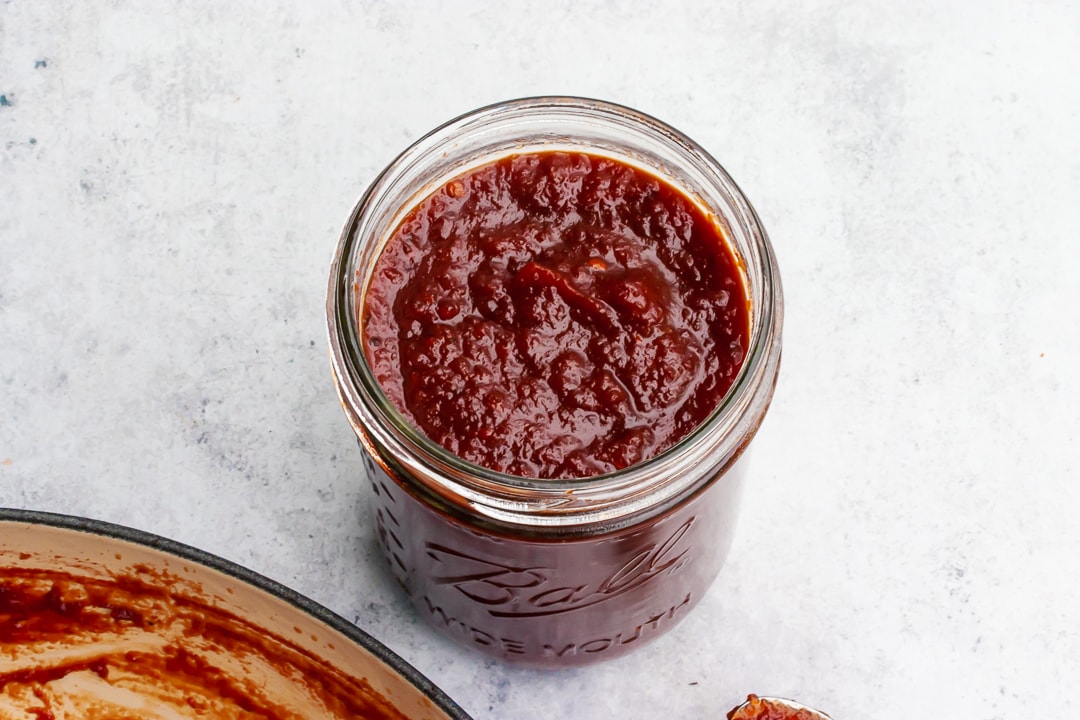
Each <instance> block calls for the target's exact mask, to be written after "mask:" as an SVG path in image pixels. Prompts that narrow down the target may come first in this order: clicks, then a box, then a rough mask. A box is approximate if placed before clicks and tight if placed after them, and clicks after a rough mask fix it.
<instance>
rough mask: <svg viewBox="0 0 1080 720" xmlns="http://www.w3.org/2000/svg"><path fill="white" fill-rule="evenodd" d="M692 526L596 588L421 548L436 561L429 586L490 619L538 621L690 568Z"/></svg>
mask: <svg viewBox="0 0 1080 720" xmlns="http://www.w3.org/2000/svg"><path fill="white" fill-rule="evenodd" d="M693 522H694V518H690V519H689V520H687V521H686V522H685V523H683V524H682V525H681V526H679V528H678V529H677V530H676V531H675V533H674V534H673V535H672V536H671V537H669V538H668V539H667V540H666V541H664V542H663V543H660V544H652V545H649V546H647V547H646V548H645V549H643V550H641V551H640V552H639V553H637V554H636V555H634V556H632V557H631V558H630V559H629V560H627V561H626V562H625V563H624V564H623V565H622V566H619V567H617V568H616V570H615V572H614V573H613V574H612V575H611V576H609V577H606V578H604V579H602V580H600V581H599V582H598V583H597V584H590V583H585V584H580V585H572V586H562V587H559V586H558V582H559V574H558V570H557V569H556V568H546V567H518V566H515V565H512V564H506V563H502V562H498V561H494V560H483V559H480V558H476V557H472V556H469V555H466V554H465V553H462V552H459V551H457V550H453V549H451V548H448V547H445V546H443V545H440V544H438V543H431V542H429V543H426V545H425V547H426V548H427V554H428V557H430V558H431V559H432V560H434V561H435V568H436V569H435V572H436V574H435V575H434V576H433V577H432V581H433V582H435V583H436V584H439V585H451V586H453V587H454V588H455V589H456V590H457V591H458V592H460V593H461V594H462V595H464V596H465V597H467V598H469V599H470V600H472V601H473V602H476V603H479V604H481V605H485V606H487V612H488V614H490V615H491V616H493V617H509V618H513V617H540V616H544V615H558V614H559V613H564V612H570V611H572V610H580V609H582V608H587V607H590V606H592V605H597V604H599V603H602V602H604V601H605V600H610V599H612V598H615V597H618V596H619V595H622V594H623V593H626V592H630V591H632V590H634V589H636V588H638V587H640V586H641V585H643V584H645V583H647V582H649V581H650V580H652V579H654V578H656V577H659V576H660V575H664V574H671V573H676V572H678V571H679V570H680V569H682V567H683V565H684V564H685V563H686V562H688V558H687V553H688V549H687V548H685V547H682V546H681V545H680V541H681V540H682V539H683V538H684V537H685V536H686V533H687V531H688V530H689V529H690V526H691V525H692V524H693ZM552 586H555V587H552Z"/></svg>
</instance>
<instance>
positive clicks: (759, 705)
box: [728, 695, 822, 720]
mask: <svg viewBox="0 0 1080 720" xmlns="http://www.w3.org/2000/svg"><path fill="white" fill-rule="evenodd" d="M728 720H822V716H821V715H820V714H819V713H816V712H813V711H812V710H807V709H805V708H799V709H796V708H792V707H790V706H789V705H787V704H785V703H780V702H776V701H774V700H770V699H767V698H760V697H758V696H757V695H748V696H747V698H746V702H745V703H743V704H741V705H740V706H739V707H737V708H735V709H734V710H732V711H731V712H729V713H728Z"/></svg>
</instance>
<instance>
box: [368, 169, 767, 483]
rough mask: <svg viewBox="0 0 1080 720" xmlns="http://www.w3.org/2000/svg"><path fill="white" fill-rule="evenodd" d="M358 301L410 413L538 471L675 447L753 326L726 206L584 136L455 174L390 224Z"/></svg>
mask: <svg viewBox="0 0 1080 720" xmlns="http://www.w3.org/2000/svg"><path fill="white" fill-rule="evenodd" d="M364 315H365V317H364V319H363V323H362V324H363V327H364V341H365V351H366V353H367V356H368V360H369V362H370V363H371V366H372V368H373V371H374V374H375V377H376V378H377V379H378V381H379V383H380V384H381V385H382V387H383V389H384V390H385V391H386V393H387V395H388V396H389V397H390V399H391V401H392V402H394V403H395V405H397V406H398V408H399V409H401V410H402V411H404V412H405V414H406V415H407V416H408V417H409V419H410V420H412V421H413V422H414V423H415V424H416V425H417V426H419V427H420V428H421V429H422V430H423V431H424V433H425V434H427V436H428V437H430V438H431V439H432V440H433V441H435V442H436V443H438V444H440V445H442V446H443V447H445V448H446V449H448V450H449V451H450V452H452V453H455V454H457V455H459V456H461V457H463V458H465V459H466V460H469V461H471V462H474V463H476V464H478V465H482V466H485V467H488V468H491V469H493V470H498V471H501V472H505V473H509V474H512V475H520V476H525V477H533V478H573V477H588V476H593V475H599V474H603V473H608V472H613V471H616V470H620V469H623V468H626V467H628V466H630V465H633V464H635V463H638V462H641V461H642V460H646V459H648V458H650V457H653V456H654V455H656V454H658V453H660V452H662V451H664V450H666V449H667V448H669V447H671V446H672V445H673V444H675V443H676V442H678V441H679V440H680V439H682V438H683V437H685V436H686V435H687V434H688V433H689V432H690V431H691V430H693V429H694V428H695V427H696V426H698V425H699V424H700V423H701V422H702V421H703V420H704V419H705V418H706V417H708V415H709V414H710V413H711V412H712V411H713V409H714V408H715V407H716V406H717V404H718V403H719V402H720V400H721V399H722V398H723V397H724V395H725V394H726V393H727V391H728V389H729V388H730V386H731V384H732V381H733V380H734V378H735V376H736V374H737V373H738V370H739V368H740V366H741V365H742V362H743V359H744V357H745V353H746V346H747V336H748V334H749V329H750V328H749V319H748V303H747V293H746V290H745V287H744V284H743V280H742V276H741V273H740V269H739V264H738V262H737V261H736V259H735V257H734V256H733V254H732V251H731V249H730V248H729V247H728V244H727V241H726V239H725V237H724V233H723V231H722V229H721V228H720V226H719V225H718V224H717V222H716V221H715V219H713V218H711V217H709V216H708V215H706V214H705V213H704V212H703V211H702V210H701V208H700V207H698V206H697V205H696V204H695V203H694V202H693V201H692V200H690V198H688V197H687V196H686V195H685V194H684V193H683V192H681V191H680V190H678V189H677V188H675V187H673V186H672V185H671V184H670V183H668V182H666V181H664V180H662V179H660V178H659V177H657V176H655V175H652V174H650V173H647V172H645V171H643V170H641V169H638V168H636V167H634V166H632V165H630V164H627V163H624V162H621V161H618V160H613V159H611V158H607V157H602V156H597V155H590V154H586V153H581V152H576V153H570V152H534V153H528V154H521V155H513V156H509V157H505V158H502V159H499V160H497V161H495V162H492V163H489V164H487V165H484V166H482V167H480V168H477V169H474V170H472V171H470V172H468V173H466V174H463V175H460V176H458V177H454V178H453V179H451V180H450V181H448V182H446V183H445V184H444V185H443V186H442V187H441V188H439V189H438V190H436V191H435V192H434V193H432V194H431V195H430V196H428V197H427V198H425V199H424V200H423V201H422V202H420V203H419V205H418V206H417V207H416V208H415V209H414V210H413V211H412V212H411V213H410V214H409V215H408V216H407V217H406V218H405V219H404V220H403V221H402V222H401V223H400V224H399V225H398V227H397V228H396V230H395V231H394V233H393V235H392V236H391V237H390V239H389V241H388V242H387V244H386V246H385V248H384V249H383V251H382V254H381V256H380V257H379V260H378V264H377V266H376V268H375V271H374V274H373V277H372V280H371V283H370V285H369V287H368V290H367V299H366V305H365V307H364Z"/></svg>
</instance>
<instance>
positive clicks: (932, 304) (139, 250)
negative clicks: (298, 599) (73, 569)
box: [0, 0, 1080, 720]
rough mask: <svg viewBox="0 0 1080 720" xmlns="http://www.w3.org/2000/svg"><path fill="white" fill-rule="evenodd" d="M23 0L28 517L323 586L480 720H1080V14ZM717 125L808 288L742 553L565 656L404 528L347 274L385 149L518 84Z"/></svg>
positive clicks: (21, 451) (13, 319) (20, 406)
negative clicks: (363, 419)
mask: <svg viewBox="0 0 1080 720" xmlns="http://www.w3.org/2000/svg"><path fill="white" fill-rule="evenodd" d="M128 5H133V4H126V3H108V4H106V3H82V2H11V1H10V0H8V1H3V2H0V95H2V96H3V97H2V99H0V145H2V147H0V506H13V507H21V508H32V509H39V510H51V511H56V512H64V513H71V514H78V515H87V516H91V517H95V518H100V519H105V520H111V521H114V522H119V523H123V524H126V525H131V526H134V527H137V528H141V529H144V530H149V531H152V532H156V533H159V534H162V535H166V536H168V537H171V538H174V539H177V540H180V541H183V542H187V543H190V544H193V545H196V546H198V547H200V548H203V549H206V550H209V551H211V552H214V553H217V554H220V555H223V556H225V557H226V558H229V559H231V560H234V561H237V562H240V563H242V564H244V565H247V566H249V567H251V568H252V569H254V570H256V571H258V572H261V573H264V574H266V575H268V576H270V577H272V578H274V579H276V580H279V581H281V582H283V583H285V584H287V585H290V586H292V587H294V588H296V589H297V590H300V591H301V592H304V593H305V594H308V595H310V596H311V597H313V598H314V599H316V600H317V601H319V602H321V603H323V604H325V605H327V606H328V607H330V608H331V609H333V610H335V611H337V612H338V613H340V614H342V615H344V616H345V617H347V618H349V619H351V620H355V621H356V622H358V623H359V624H360V625H361V626H362V627H363V628H364V629H366V630H368V631H370V632H371V633H373V634H374V635H375V636H377V637H378V638H380V639H382V640H383V641H384V642H385V643H387V644H388V645H389V646H390V647H391V648H393V649H394V650H396V651H397V652H398V653H400V654H401V655H403V656H404V657H405V658H406V659H407V660H408V661H410V662H411V663H413V664H414V665H416V666H417V667H418V668H419V669H420V670H421V671H423V672H424V673H426V674H427V675H429V676H430V677H431V678H432V679H433V680H434V681H435V682H436V683H438V684H439V685H441V686H442V687H443V688H445V689H446V690H447V691H448V692H449V693H450V694H451V695H452V696H453V697H455V698H456V699H457V700H458V701H459V702H460V703H461V704H462V705H463V706H464V707H465V708H466V709H467V710H468V711H469V712H471V713H472V714H474V715H475V716H476V718H478V720H491V719H496V718H500V719H503V718H505V719H510V718H521V719H523V720H524V719H528V718H552V717H573V718H575V719H577V720H593V719H597V720H598V719H600V718H609V717H623V718H653V717H680V718H681V717H685V718H718V717H721V716H722V714H723V712H724V711H726V710H727V709H728V708H730V707H731V706H732V705H733V704H734V703H735V702H736V701H737V700H738V699H739V698H740V697H741V696H743V695H745V693H747V692H758V693H769V694H780V695H788V696H793V697H797V698H800V699H802V700H803V701H805V702H807V703H811V704H816V705H819V706H820V707H822V708H823V709H825V710H828V711H831V712H832V713H833V715H834V716H835V717H836V718H837V720H840V719H842V718H850V719H852V720H856V719H860V718H881V719H884V720H888V719H892V718H895V719H897V720H900V719H904V720H906V719H907V718H912V717H929V716H934V717H966V718H972V719H973V720H976V719H985V720H991V719H993V718H1006V717H1068V716H1070V715H1075V714H1076V713H1077V711H1078V710H1080V706H1078V705H1077V699H1076V691H1077V690H1078V689H1080V522H1078V521H1077V518H1078V517H1080V513H1078V510H1080V483H1078V479H1080V478H1078V473H1077V461H1076V457H1077V449H1078V442H1080V437H1078V436H1080V372H1078V369H1080V323H1078V321H1077V312H1076V308H1077V306H1078V305H1080V249H1078V247H1080V246H1078V245H1077V240H1076V234H1077V228H1078V227H1080V133H1078V132H1077V127H1080V85H1078V83H1077V76H1076V68H1077V67H1080V50H1078V47H1080V45H1078V44H1077V38H1078V37H1080V6H1078V5H1077V4H1076V3H1072V2H1067V1H1063V2H1043V1H1039V2H987V3H979V4H978V9H977V10H975V9H968V7H967V5H968V4H967V3H963V2H959V1H956V2H946V3H941V2H921V1H920V2H913V3H896V2H889V1H886V0H873V1H871V2H865V3H850V2H836V1H816V2H811V3H778V2H753V3H743V4H741V5H731V6H729V7H720V6H719V5H716V4H713V3H707V2H685V3H677V4H676V3H660V2H651V3H646V2H627V3H588V4H579V3H572V2H550V3H529V4H526V3H507V4H505V5H501V6H499V7H498V8H496V6H495V4H494V3H492V4H487V3H480V2H456V3H439V4H436V3H430V4H425V3H394V4H391V3H379V2H358V3H344V2H342V3H334V2H321V3H308V4H307V5H308V6H307V7H304V8H300V7H291V6H290V5H289V4H286V3H276V2H274V3H261V2H258V3H257V2H249V3H246V4H242V3H224V2H222V3H216V4H209V5H208V4H203V3H184V4H182V5H181V6H179V7H174V6H172V5H170V4H165V3H158V4H154V3H146V4H140V5H143V7H142V8H141V9H135V8H132V7H128ZM550 92H558V93H571V94H581V95H590V96H597V97H603V98H607V99H611V100H615V101H618V102H622V103H624V104H628V105H631V106H635V107H637V108H639V109H641V110H644V111H646V112H649V113H651V114H653V115H656V116H658V117H660V118H662V119H664V120H666V121H668V122H670V123H671V124H673V125H675V126H676V127H679V128H680V129H682V130H684V131H685V132H687V133H688V134H689V135H691V136H692V137H694V138H695V139H697V140H698V141H699V142H701V143H702V144H703V145H704V146H705V147H706V148H708V149H710V150H711V151H712V152H713V153H714V154H715V155H716V156H717V157H718V158H719V160H720V161H721V163H723V164H724V165H725V166H726V167H727V168H728V170H729V171H730V172H731V173H732V174H733V175H734V176H735V178H736V179H737V180H738V181H739V183H740V184H741V185H742V186H743V189H744V190H745V191H746V192H747V194H748V195H749V196H750V198H751V199H752V200H753V202H754V203H755V205H756V206H757V209H758V211H759V213H760V214H761V216H762V217H763V219H764V221H765V223H766V225H767V226H768V228H769V229H770V232H771V235H772V238H773V242H774V244H775V246H776V249H777V252H778V254H779V256H780V260H781V265H782V269H783V272H784V280H785V285H786V295H787V308H788V314H787V324H786V328H785V336H786V345H785V358H784V368H783V373H782V380H781V384H780V387H779V390H778V393H777V396H776V400H775V403H774V406H773V410H772V411H771V414H770V416H769V418H768V420H767V422H766V424H765V425H764V427H763V428H762V431H761V433H760V435H759V437H758V439H757V441H756V442H755V449H754V457H753V461H754V464H753V467H752V481H751V483H750V485H749V488H748V492H747V494H746V498H745V507H744V515H743V523H742V525H741V527H740V532H739V535H738V537H737V539H736V543H735V546H734V549H733V552H732V556H731V558H730V561H729V563H728V565H727V567H726V569H725V571H724V573H723V574H722V576H721V578H720V580H719V581H718V583H717V584H716V585H715V586H714V588H713V589H712V591H711V592H710V593H709V594H708V595H707V596H706V597H705V599H704V600H703V601H702V603H701V605H700V606H699V607H698V609H697V610H695V611H694V612H693V613H692V614H691V615H690V616H689V617H688V618H687V619H686V620H685V621H684V622H683V623H682V624H681V625H680V626H678V628H677V629H676V630H674V631H673V632H671V633H670V634H668V635H666V636H665V637H664V638H663V639H662V640H660V641H658V642H656V643H655V644H653V645H651V646H649V647H648V649H646V650H642V651H640V652H639V653H637V654H633V655H630V656H628V657H626V658H625V659H621V660H617V661H614V662H612V663H609V664H606V665H600V666H597V667H594V668H590V669H584V670H578V671H573V672H563V673H555V674H545V673H538V672H533V671H525V670H519V669H514V668H510V667H505V666H503V665H500V664H496V663H492V662H488V661H485V660H483V659H481V658H480V657H478V656H476V655H473V654H471V653H469V652H467V651H464V650H460V649H458V648H457V647H455V646H452V645H450V644H448V643H447V642H446V641H443V640H442V639H439V638H437V637H435V636H434V635H433V634H432V633H431V632H429V631H428V630H427V629H426V628H425V627H424V626H422V625H420V624H419V622H418V621H417V619H416V617H414V615H413V613H412V611H411V610H410V608H409V607H408V606H407V605H406V603H405V601H404V600H403V598H402V597H401V595H399V593H398V591H397V590H396V588H395V587H394V586H393V585H392V584H391V582H390V581H389V579H388V576H387V574H386V573H384V572H383V568H382V566H381V564H380V560H379V558H378V556H377V555H376V552H375V546H374V543H373V539H372V533H371V521H370V519H369V517H368V514H367V508H366V503H367V498H366V495H365V488H364V484H363V483H361V482H360V481H361V476H362V472H363V470H362V465H361V458H360V455H359V451H358V449H357V448H356V446H355V443H354V441H353V439H352V436H351V431H350V429H349V427H348V425H347V424H346V422H345V419H344V417H343V415H342V413H341V410H340V409H339V407H338V405H337V401H336V398H335V396H334V392H333V389H332V386H331V380H330V373H329V369H328V363H327V360H326V347H325V345H326V343H325V339H324V335H325V331H324V309H323V308H324V295H325V285H326V275H327V271H328V267H329V262H330V259H331V254H332V252H333V249H334V246H335V243H336V238H337V234H338V232H339V230H340V227H341V224H342V223H343V222H344V220H345V218H346V215H347V214H348V212H349V210H350V208H351V206H352V204H353V202H354V200H355V199H356V197H357V196H358V195H359V194H360V192H361V191H362V190H363V188H364V186H365V184H366V183H367V182H368V181H370V180H371V179H372V178H373V177H374V175H375V174H376V173H377V172H378V170H379V169H380V168H381V167H382V166H383V165H385V164H386V163H387V162H389V161H390V160H391V159H392V157H393V156H394V155H395V154H396V153H397V152H398V151H399V150H401V149H402V148H404V147H405V146H406V145H407V144H408V143H409V142H411V141H412V140H414V139H416V138H417V137H419V136H420V135H421V134H422V133H424V132H426V131H427V130H429V129H430V128H432V127H433V126H435V125H436V124H438V123H440V122H441V121H443V120H446V119H448V118H450V117H451V116H454V115H456V114H458V113H461V112H463V111H466V110H469V109H471V108H473V107H476V106H478V105H481V104H486V103H488V102H492V101H495V100H500V99H505V98H509V97H514V96H522V95H531V94H540V93H550Z"/></svg>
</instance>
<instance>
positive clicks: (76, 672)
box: [0, 568, 404, 720]
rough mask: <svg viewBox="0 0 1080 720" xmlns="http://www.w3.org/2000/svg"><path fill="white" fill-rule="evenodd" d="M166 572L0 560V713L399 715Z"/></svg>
mask: <svg viewBox="0 0 1080 720" xmlns="http://www.w3.org/2000/svg"><path fill="white" fill-rule="evenodd" d="M173 580H174V578H172V577H171V576H170V575H169V574H168V573H164V572H160V571H157V570H154V569H152V568H137V569H136V572H135V573H133V574H125V575H119V576H116V577H114V578H112V579H110V580H109V581H103V580H97V579H87V578H82V577H79V576H77V575H72V574H68V573H65V572H57V571H51V570H13V569H3V568H0V718H4V719H5V720H7V719H9V718H11V719H15V718H28V719H33V720H64V719H65V718H73V719H74V718H78V719H79V720H115V718H130V717H138V718H144V719H146V720H152V719H155V718H163V719H164V718H204V719H207V718H265V719H266V720H301V719H304V720H307V719H308V718H314V717H327V718H367V719H371V720H402V718H403V717H404V716H403V715H401V714H400V713H399V712H398V711H396V710H394V709H393V708H392V707H391V706H390V704H389V703H388V702H387V701H386V700H385V699H384V698H383V697H381V696H380V695H378V694H377V693H376V692H374V691H373V690H372V688H371V687H370V686H369V685H368V684H367V683H366V682H365V681H364V680H361V679H357V678H354V677H351V676H349V675H347V674H345V673H343V672H341V671H339V670H337V669H335V668H333V667H331V666H329V665H328V664H327V663H326V662H324V661H323V660H321V659H319V658H318V657H316V656H314V655H313V654H312V653H311V652H309V651H307V650H305V649H303V648H301V647H300V646H299V645H297V644H295V643H293V642H291V641H290V640H288V639H287V638H284V637H280V636H277V635H275V634H273V633H269V632H267V630H266V629H265V628H261V627H257V626H255V625H254V624H252V623H250V622H248V621H247V620H245V619H244V618H242V617H238V616H237V615H234V614H232V613H230V612H227V611H225V610H223V609H221V608H217V607H214V606H213V605H211V604H209V603H207V602H205V601H204V600H203V599H200V598H196V597H192V596H188V595H182V594H176V593H174V592H172V591H171V590H170V589H169V588H170V586H171V585H173V584H174V583H173Z"/></svg>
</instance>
